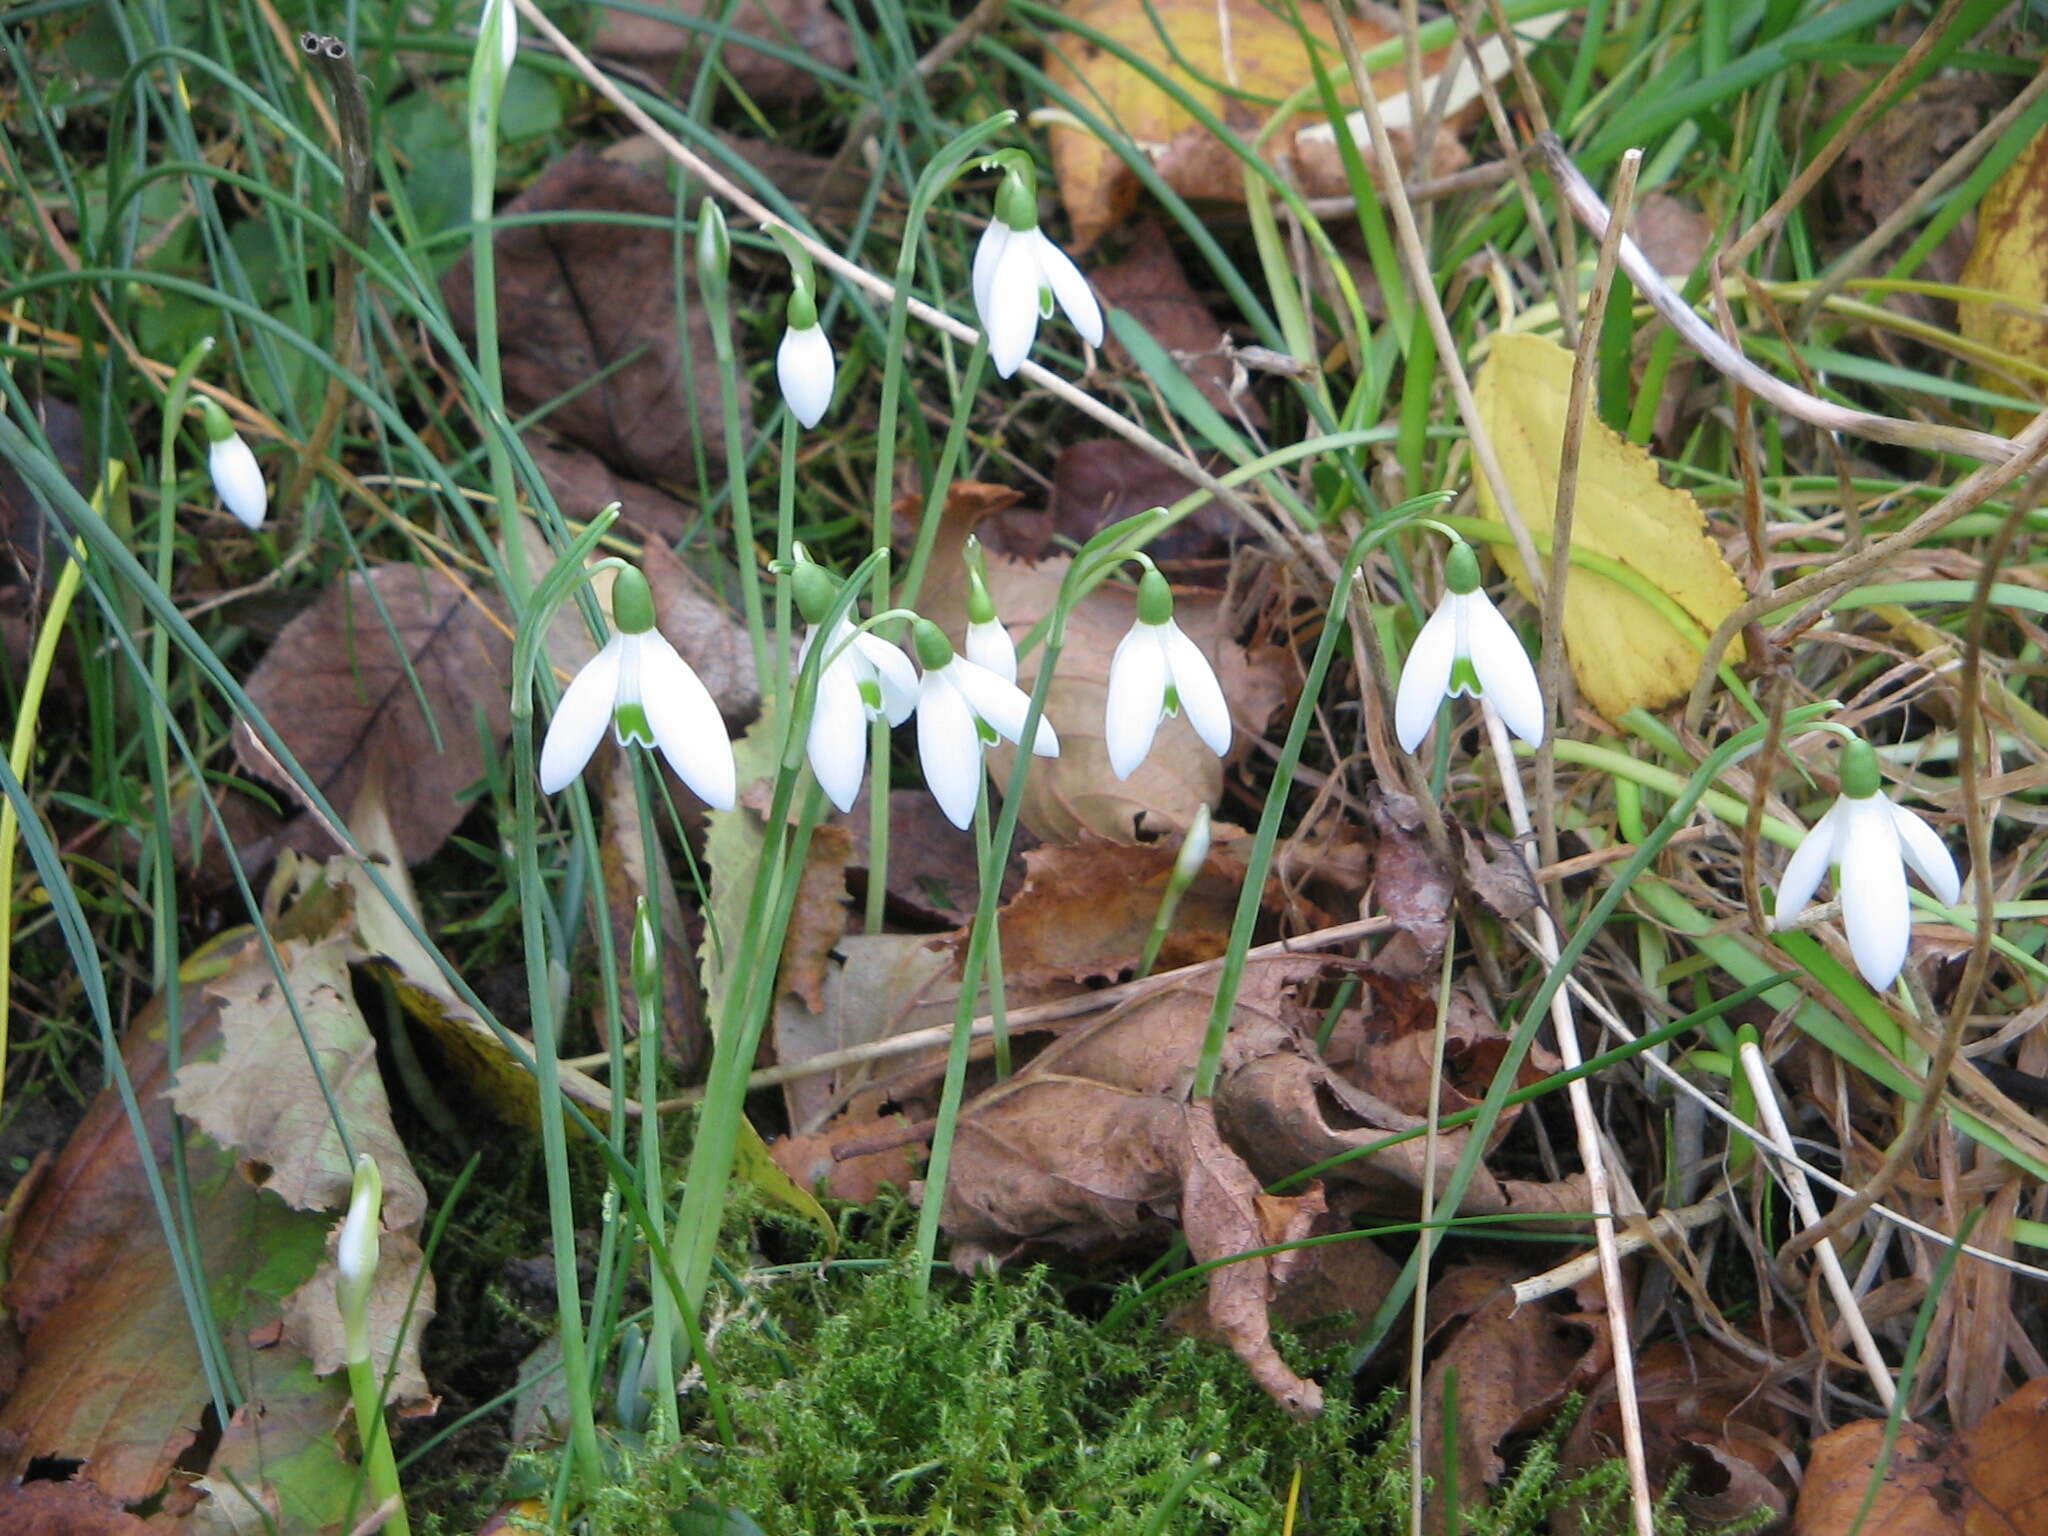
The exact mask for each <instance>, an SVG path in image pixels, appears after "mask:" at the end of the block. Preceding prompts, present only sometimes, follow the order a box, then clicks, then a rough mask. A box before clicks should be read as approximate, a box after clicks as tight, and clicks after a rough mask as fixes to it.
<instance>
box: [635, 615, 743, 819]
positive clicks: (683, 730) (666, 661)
mask: <svg viewBox="0 0 2048 1536" xmlns="http://www.w3.org/2000/svg"><path fill="white" fill-rule="evenodd" d="M640 707H641V708H642V709H643V710H645V711H646V713H647V724H648V727H649V728H650V729H651V730H652V731H653V732H654V742H655V745H656V746H658V747H660V748H661V755H662V756H663V757H665V758H667V759H668V765H669V766H670V767H671V768H673V769H675V771H676V777H678V778H680V779H681V780H682V781H683V782H684V783H685V784H687V785H689V786H690V789H691V791H692V792H693V793H695V795H696V796H697V798H698V799H699V800H702V801H703V802H704V803H705V804H706V805H708V806H711V807H712V808H713V809H714V810H720V811H729V810H731V809H732V807H733V802H734V800H735V799H736V798H737V794H738V787H739V786H738V780H739V769H738V766H737V764H735V763H734V761H733V755H732V738H731V737H729V736H727V735H726V733H725V718H724V716H722V715H720V714H719V712H718V703H717V701H716V700H715V699H713V698H712V697H711V690H710V689H708V688H706V687H705V686H704V683H703V680H702V679H701V678H699V677H698V676H697V674H696V672H695V671H693V670H692V669H691V667H690V664H689V663H688V662H686V661H684V660H683V658H682V657H681V656H679V655H677V654H676V648H675V647H674V646H672V645H670V644H669V643H668V641H667V640H665V639H663V638H662V637H661V635H660V634H659V633H658V632H656V631H653V630H650V631H648V633H647V634H646V635H645V636H644V637H643V640H642V643H641V648H640Z"/></svg>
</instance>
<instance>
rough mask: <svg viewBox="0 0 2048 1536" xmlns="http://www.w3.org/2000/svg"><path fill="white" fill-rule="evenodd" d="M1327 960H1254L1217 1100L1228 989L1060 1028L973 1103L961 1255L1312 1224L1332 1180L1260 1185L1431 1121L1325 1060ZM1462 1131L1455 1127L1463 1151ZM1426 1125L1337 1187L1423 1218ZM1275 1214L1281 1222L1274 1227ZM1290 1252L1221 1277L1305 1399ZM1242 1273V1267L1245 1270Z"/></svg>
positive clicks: (1255, 1348)
mask: <svg viewBox="0 0 2048 1536" xmlns="http://www.w3.org/2000/svg"><path fill="white" fill-rule="evenodd" d="M1320 968H1321V963H1320V962H1319V961H1318V960H1316V959H1315V958H1313V957H1296V956H1289V957H1284V958H1280V959H1276V960H1272V961H1259V962H1254V963H1253V964H1251V965H1250V966H1249V967H1248V968H1247V970H1246V973H1245V979H1244V984H1243V987H1242V989H1241V991H1240V993H1239V996H1238V1000H1237V1008H1236V1012H1235V1016H1234V1018H1233V1028H1232V1033H1231V1037H1230V1040H1229V1041H1228V1043H1227V1044H1226V1046H1225V1050H1224V1056H1223V1069H1222V1074H1221V1077H1220V1079H1219V1081H1218V1084H1217V1092H1216V1096H1215V1099H1214V1103H1213V1115H1214V1120H1213V1122H1211V1121H1210V1120H1209V1119H1208V1116H1209V1115H1210V1114H1211V1113H1212V1110H1211V1109H1210V1108H1209V1107H1206V1106H1195V1107H1193V1108H1191V1107H1190V1105H1189V1104H1188V1090H1189V1088H1190V1086H1191V1083H1192V1080H1193V1075H1194V1071H1195V1065H1196V1060H1197V1058H1198V1056H1199V1054H1200V1051H1201V1044H1202V1038H1203V1036H1204V1034H1205V1033H1206V1030H1207V1025H1208V1019H1209V1013H1210V1010H1211V1007H1212V1006H1213V1003H1214V994H1213V991H1212V990H1210V989H1208V988H1204V987H1202V986H1199V985H1195V984H1189V985H1185V986H1180V987H1175V988H1171V989H1168V990H1166V991H1163V992H1159V993H1155V994H1153V995H1151V996H1149V997H1146V998H1144V999H1142V1000H1140V1001H1137V1002H1134V1003H1132V1004H1130V1005H1128V1006H1126V1007H1124V1008H1121V1009H1119V1010H1116V1011H1115V1012H1113V1013H1110V1014H1108V1015H1106V1016H1104V1017H1102V1018H1100V1019H1098V1020H1096V1021H1093V1022H1091V1023H1089V1024H1087V1025H1083V1026H1081V1027H1079V1028H1076V1029H1074V1030H1072V1031H1070V1032H1069V1033H1067V1034H1065V1035H1063V1036H1061V1037H1060V1038H1058V1039H1057V1040H1055V1041H1054V1042H1053V1043H1052V1044H1051V1045H1049V1046H1047V1047H1046V1049H1045V1050H1044V1051H1043V1052H1042V1053H1041V1054H1039V1055H1038V1056H1037V1057H1036V1058H1035V1059H1034V1060H1033V1061H1031V1062H1030V1063H1029V1065H1027V1066H1025V1067H1024V1068H1022V1069H1021V1070H1020V1071H1018V1072H1017V1073H1016V1074H1015V1075H1014V1076H1013V1077H1011V1078H1010V1079H1009V1080H1008V1081H1006V1082H1003V1083H1000V1084H997V1085H996V1086H994V1087H992V1088H990V1089H989V1090H988V1091H986V1092H985V1093H982V1094H980V1095H978V1096H977V1097H976V1098H975V1099H974V1100H973V1101H972V1102H971V1103H969V1104H968V1105H967V1107H966V1108H965V1109H964V1110H963V1111H962V1113H961V1116H960V1121H959V1129H958V1133H957V1135H958V1139H957V1141H956V1143H955V1147H954V1154H953V1167H952V1172H951V1176H950V1178H949V1180H948V1183H947V1186H946V1192H945V1204H944V1207H943V1212H942V1220H943V1222H944V1225H945V1228H946V1231H947V1234H948V1236H949V1237H950V1238H951V1239H952V1243H953V1250H952V1251H953V1261H954V1263H955V1264H957V1265H959V1266H960V1267H962V1268H968V1269H971V1268H976V1267H979V1266H981V1265H985V1264H995V1263H1000V1262H1003V1261H1005V1260H1008V1259H1011V1258H1014V1257H1018V1256H1020V1255H1025V1254H1045V1253H1067V1254H1073V1253H1086V1254H1102V1253H1105V1252H1110V1251H1114V1250H1116V1249H1119V1248H1121V1247H1123V1246H1125V1245H1127V1244H1129V1243H1132V1242H1134V1241H1137V1240H1140V1239H1146V1240H1156V1239H1158V1238H1161V1237H1163V1236H1165V1235H1166V1234H1167V1233H1169V1232H1170V1231H1171V1230H1172V1228H1173V1226H1174V1224H1175V1223H1176V1221H1177V1222H1178V1224H1179V1225H1180V1226H1181V1228H1182V1229H1183V1230H1184V1231H1185V1232H1186V1234H1187V1236H1188V1239H1189V1242H1190V1245H1191V1246H1192V1247H1194V1248H1195V1250H1196V1251H1197V1252H1198V1253H1206V1254H1208V1255H1209V1256H1212V1257H1221V1256H1224V1255H1227V1254H1230V1253H1236V1252H1243V1251H1244V1250H1245V1249H1246V1248H1250V1247H1257V1246H1261V1245H1263V1243H1265V1242H1267V1241H1271V1239H1269V1238H1265V1237H1258V1236H1254V1235H1252V1234H1255V1233H1259V1232H1263V1231H1265V1230H1268V1229H1270V1228H1271V1227H1272V1225H1273V1224H1274V1223H1277V1224H1278V1227H1279V1228H1280V1229H1282V1230H1286V1231H1289V1232H1291V1233H1293V1234H1294V1235H1296V1236H1298V1235H1300V1234H1301V1233H1302V1232H1305V1231H1306V1223H1307V1221H1308V1220H1309V1219H1310V1218H1311V1217H1312V1215H1313V1212H1312V1211H1311V1210H1310V1209H1309V1206H1310V1204H1314V1205H1315V1207H1316V1209H1318V1210H1319V1209H1320V1208H1321V1204H1322V1201H1323V1200H1324V1199H1325V1198H1326V1197H1325V1196H1324V1195H1323V1194H1321V1193H1320V1192H1319V1193H1318V1194H1317V1195H1315V1196H1314V1197H1313V1199H1311V1198H1310V1197H1307V1196H1304V1197H1302V1199H1303V1202H1304V1203H1300V1204H1292V1205H1290V1204H1288V1203H1286V1202H1282V1203H1279V1204H1277V1205H1271V1206H1262V1205H1261V1203H1260V1199H1261V1197H1260V1196H1259V1193H1258V1191H1259V1190H1260V1189H1261V1188H1262V1187H1263V1186H1266V1185H1271V1184H1274V1183H1277V1182H1278V1181H1279V1180H1281V1179H1283V1178H1286V1177H1289V1176H1291V1175H1293V1174H1295V1173H1297V1172H1299V1171H1300V1170H1301V1169H1302V1168H1305V1167H1307V1166H1308V1165H1309V1164H1310V1163H1312V1162H1320V1161H1322V1160H1324V1159H1326V1158H1329V1157H1333V1156H1336V1155H1337V1154H1339V1153H1344V1152H1352V1153H1356V1152H1358V1151H1359V1150H1360V1149H1362V1148H1365V1147H1367V1146H1370V1145H1371V1144H1372V1143H1374V1142H1377V1141H1379V1140H1381V1139H1383V1138H1384V1137H1385V1136H1386V1135H1387V1134H1388V1133H1390V1132H1393V1131H1401V1130H1410V1129H1413V1128H1415V1127H1417V1126H1418V1125H1419V1124H1420V1122H1419V1121H1418V1120H1417V1119H1416V1118H1415V1117H1414V1116H1411V1115H1404V1114H1401V1113H1400V1112H1399V1111H1397V1110H1395V1109H1393V1108H1392V1107H1391V1106H1390V1105H1387V1104H1385V1103H1384V1102H1382V1101H1380V1100H1378V1099H1376V1098H1375V1097H1374V1096H1373V1095H1371V1094H1368V1093H1366V1092H1364V1091H1363V1090H1360V1089H1357V1088H1354V1087H1353V1086H1352V1085H1351V1084H1349V1083H1347V1082H1345V1081H1344V1080H1343V1079H1342V1078H1341V1077H1338V1076H1337V1075H1336V1073H1334V1072H1333V1071H1331V1070H1330V1068H1329V1067H1328V1066H1327V1065H1326V1064H1325V1063H1323V1062H1322V1060H1321V1059H1320V1058H1319V1057H1318V1056H1317V1054H1316V1051H1315V1046H1314V1043H1313V1040H1312V1038H1311V1037H1310V1035H1309V1034H1308V1032H1307V1029H1306V1028H1305V1027H1304V1026H1305V1025H1307V1024H1309V1023H1310V1022H1312V1016H1311V1015H1310V1014H1309V1011H1308V1010H1307V1009H1306V1008H1305V1007H1304V1005H1302V1004H1301V1003H1298V1002H1296V1001H1295V1000H1294V999H1293V996H1292V992H1293V990H1294V989H1295V988H1297V987H1298V986H1300V985H1302V984H1304V983H1306V982H1307V981H1309V980H1310V979H1311V978H1313V977H1314V976H1315V975H1316V974H1317V973H1318V971H1319V970H1320ZM1462 1145H1463V1142H1462V1140H1461V1139H1460V1136H1459V1135H1458V1134H1456V1133H1454V1134H1451V1135H1447V1136H1445V1137H1444V1138H1443V1145H1442V1152H1441V1155H1442V1156H1443V1157H1444V1158H1447V1159H1452V1160H1455V1159H1456V1157H1457V1156H1458V1152H1459V1149H1460V1148H1461V1147H1462ZM1421 1154H1422V1142H1421V1140H1420V1138H1417V1139H1415V1140H1413V1141H1408V1142H1404V1143H1402V1144H1400V1145H1399V1146H1396V1147H1393V1148H1387V1149H1382V1150H1379V1151H1376V1152H1373V1153H1371V1154H1369V1155H1366V1156H1362V1157H1354V1158H1353V1159H1352V1160H1351V1161H1348V1162H1345V1163H1343V1164H1341V1165H1339V1166H1338V1167H1337V1168H1333V1169H1331V1170H1330V1172H1329V1174H1328V1178H1329V1180H1330V1181H1331V1190H1330V1194H1329V1196H1328V1197H1327V1198H1334V1197H1335V1195H1336V1194H1337V1192H1338V1189H1339V1187H1340V1186H1341V1188H1342V1191H1343V1193H1344V1194H1345V1197H1346V1198H1347V1200H1350V1199H1357V1200H1358V1201H1359V1202H1360V1203H1361V1205H1362V1206H1363V1207H1365V1208H1371V1207H1372V1205H1373V1204H1374V1202H1375V1201H1378V1202H1381V1203H1383V1204H1384V1205H1385V1206H1386V1207H1388V1208H1390V1209H1392V1210H1395V1211H1398V1212H1400V1213H1402V1214H1405V1215H1409V1216H1412V1215H1413V1212H1414V1207H1415V1199H1416V1190H1417V1188H1418V1187H1419V1185H1420V1171H1421ZM1573 1198H1577V1199H1579V1200H1580V1201H1581V1202H1583V1199H1584V1195H1583V1191H1582V1190H1577V1189H1572V1190H1567V1191H1555V1192H1551V1191H1547V1190H1546V1188H1545V1187H1543V1186H1530V1187H1522V1188H1516V1187H1511V1186H1507V1185H1503V1184H1501V1183H1498V1182H1496V1181H1495V1180H1494V1179H1493V1178H1492V1177H1491V1175H1489V1174H1488V1173H1487V1172H1486V1171H1485V1170H1484V1169H1483V1168H1482V1169H1481V1170H1480V1171H1479V1173H1478V1175H1477V1176H1476V1177H1475V1178H1474V1180H1473V1182H1472V1185H1471V1187H1470V1188H1469V1190H1468V1191H1467V1194H1466V1199H1465V1203H1464V1206H1463V1209H1464V1210H1466V1211H1467V1212H1477V1211H1498V1210H1504V1209H1521V1208H1536V1207H1539V1206H1541V1205H1543V1204H1545V1203H1556V1202H1559V1201H1568V1200H1570V1199H1573ZM1261 1222H1264V1223H1266V1224H1267V1225H1266V1226H1261V1225H1260V1223H1261ZM1286 1267H1287V1266H1286V1265H1285V1264H1282V1265H1280V1266H1278V1268H1277V1269H1276V1268H1274V1267H1271V1266H1264V1265H1263V1261H1262V1262H1261V1265H1260V1266H1251V1265H1246V1266H1242V1267H1241V1266H1229V1267H1226V1268H1224V1269H1221V1270H1219V1271H1217V1272H1216V1276H1215V1277H1213V1278H1212V1281H1211V1286H1210V1303H1209V1305H1210V1312H1211V1318H1212V1321H1214V1322H1215V1324H1216V1325H1217V1326H1218V1328H1219V1330H1220V1331H1221V1332H1222V1333H1223V1334H1224V1335H1225V1336H1226V1337H1227V1338H1229V1340H1230V1341H1231V1345H1232V1348H1233V1349H1235V1350H1236V1351H1237V1352H1238V1354H1239V1355H1240V1356H1241V1357H1242V1358H1243V1359H1244V1360H1245V1361H1246V1363H1247V1365H1248V1366H1249V1367H1250V1368H1251V1369H1252V1371H1253V1373H1254V1374H1255V1375H1256V1376H1257V1377H1258V1378H1259V1380H1260V1381H1261V1383H1262V1384H1263V1385H1265V1386H1266V1387H1267V1389H1268V1390H1269V1391H1271V1392H1273V1394H1274V1396H1275V1398H1276V1400H1278V1401H1280V1402H1282V1403H1283V1404H1284V1405H1286V1406H1289V1407H1293V1408H1296V1409H1302V1410H1306V1409H1307V1408H1309V1407H1310V1405H1311V1404H1312V1402H1313V1401H1314V1399H1313V1398H1312V1397H1311V1396H1310V1395H1309V1393H1310V1391H1312V1389H1310V1388H1309V1387H1308V1384H1307V1383H1305V1382H1302V1381H1301V1380H1300V1379H1299V1378H1298V1377H1297V1376H1295V1375H1294V1373H1293V1372H1292V1371H1291V1370H1288V1369H1287V1368H1286V1367H1285V1366H1284V1363H1283V1362H1280V1361H1279V1360H1278V1357H1277V1356H1276V1355H1274V1354H1273V1353H1272V1352H1271V1350H1272V1346H1271V1342H1270V1339H1268V1338H1267V1337H1266V1335H1265V1331H1264V1330H1265V1320H1266V1316H1267V1313H1266V1308H1267V1305H1268V1301H1269V1298H1270V1297H1271V1295H1272V1289H1271V1287H1272V1286H1274V1285H1276V1284H1278V1283H1279V1282H1280V1281H1281V1280H1283V1279H1284V1275H1285V1270H1286ZM1239 1269H1242V1272H1241V1273H1237V1274H1233V1273H1232V1271H1233V1270H1239Z"/></svg>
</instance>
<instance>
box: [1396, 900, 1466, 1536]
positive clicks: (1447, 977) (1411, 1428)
mask: <svg viewBox="0 0 2048 1536" xmlns="http://www.w3.org/2000/svg"><path fill="white" fill-rule="evenodd" d="M1457 941H1458V930H1457V924H1456V923H1455V922H1453V923H1452V924H1451V925H1450V927H1448V928H1447V929H1446V930H1445V932H1444V963H1443V970H1442V972H1441V974H1440V975H1439V976H1438V977H1437V984H1436V1027H1435V1028H1434V1029H1433V1030H1431V1031H1430V1041H1429V1106H1428V1109H1427V1111H1426V1115H1425V1124H1426V1125H1427V1126H1428V1130H1427V1131H1426V1132H1425V1133H1424V1136H1423V1140H1422V1215H1421V1218H1420V1220H1418V1221H1417V1222H1416V1225H1415V1246H1416V1248H1417V1250H1418V1251H1419V1252H1420V1253H1421V1257H1420V1258H1419V1259H1417V1260H1416V1261H1415V1267H1416V1271H1417V1275H1418V1278H1417V1279H1416V1282H1415V1306H1414V1309H1413V1312H1412V1314H1411V1316H1410V1321H1409V1331H1408V1536H1422V1515H1423V1509H1422V1381H1423V1375H1424V1370H1425V1359H1424V1356H1425V1353H1426V1351H1427V1348H1428V1344H1429V1255H1430V1251H1431V1249H1432V1248H1434V1247H1435V1240H1436V1158H1437V1149H1438V1131H1437V1122H1438V1121H1439V1120H1440V1119H1442V1118H1443V1087H1444V1045H1445V1042H1446V1040H1447V1039H1448V1037H1449V1034H1450V1017H1451V957H1452V955H1454V954H1455V953H1456V952H1457V947H1458V942H1457Z"/></svg>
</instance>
